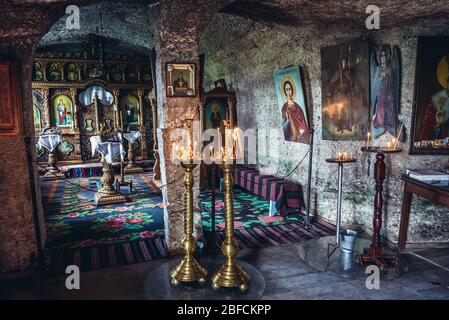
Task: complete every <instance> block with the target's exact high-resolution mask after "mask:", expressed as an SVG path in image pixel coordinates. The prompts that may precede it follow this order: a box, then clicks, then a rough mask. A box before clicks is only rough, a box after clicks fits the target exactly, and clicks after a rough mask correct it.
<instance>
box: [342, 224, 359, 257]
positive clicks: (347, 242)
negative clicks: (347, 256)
mask: <svg viewBox="0 0 449 320" xmlns="http://www.w3.org/2000/svg"><path fill="white" fill-rule="evenodd" d="M356 239H357V231H354V230H349V229H348V230H342V231H341V232H340V246H341V249H342V250H345V251H347V252H353V251H354V245H355V240H356Z"/></svg>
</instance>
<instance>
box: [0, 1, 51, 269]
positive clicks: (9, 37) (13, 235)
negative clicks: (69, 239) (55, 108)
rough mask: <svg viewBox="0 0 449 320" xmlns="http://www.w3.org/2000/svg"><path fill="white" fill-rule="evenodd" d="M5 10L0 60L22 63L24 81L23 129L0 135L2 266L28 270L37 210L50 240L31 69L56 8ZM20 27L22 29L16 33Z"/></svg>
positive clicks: (42, 229) (42, 231) (33, 249)
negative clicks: (38, 161)
mask: <svg viewBox="0 0 449 320" xmlns="http://www.w3.org/2000/svg"><path fill="white" fill-rule="evenodd" d="M2 9H3V10H5V11H7V12H8V15H6V14H5V12H1V14H2V20H3V22H4V23H5V26H7V27H5V28H3V27H2V31H1V32H0V60H3V59H4V60H14V61H16V62H17V64H18V68H19V79H20V81H21V85H20V91H19V92H20V94H21V96H20V97H19V100H20V101H21V108H22V118H21V119H20V122H21V127H22V132H21V134H20V135H18V136H11V137H3V136H2V137H0V150H1V152H0V208H1V213H0V272H11V271H17V270H23V269H25V268H26V267H27V266H29V265H30V256H31V254H33V253H34V254H36V253H37V251H38V243H39V242H38V240H37V239H36V229H35V223H36V220H35V216H34V214H35V213H37V214H38V215H39V217H38V221H39V226H40V235H41V239H40V241H41V243H44V241H45V223H44V219H43V209H42V203H41V198H40V197H41V196H40V181H39V176H38V173H37V170H36V166H34V168H33V164H32V162H34V161H36V159H35V145H34V139H33V138H32V137H34V125H33V111H32V97H31V72H32V66H33V63H34V50H35V47H36V44H37V42H38V41H39V39H40V37H41V36H42V34H44V33H45V30H46V28H47V27H48V25H47V24H46V23H43V21H47V23H50V22H51V21H52V16H51V12H45V11H44V10H40V9H33V10H27V11H26V13H21V14H20V15H17V14H14V11H13V10H12V9H11V11H8V10H6V8H5V7H3V8H2ZM19 30H20V32H19V33H17V32H18V31H19Z"/></svg>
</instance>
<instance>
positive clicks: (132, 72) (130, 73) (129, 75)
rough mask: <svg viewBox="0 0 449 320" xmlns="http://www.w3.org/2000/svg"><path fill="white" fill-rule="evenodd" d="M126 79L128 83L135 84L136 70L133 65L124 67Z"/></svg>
mask: <svg viewBox="0 0 449 320" xmlns="http://www.w3.org/2000/svg"><path fill="white" fill-rule="evenodd" d="M126 79H127V81H128V82H137V69H136V66H135V65H133V64H130V65H127V66H126Z"/></svg>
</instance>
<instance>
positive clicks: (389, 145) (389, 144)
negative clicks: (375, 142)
mask: <svg viewBox="0 0 449 320" xmlns="http://www.w3.org/2000/svg"><path fill="white" fill-rule="evenodd" d="M387 149H391V142H390V141H388V142H387Z"/></svg>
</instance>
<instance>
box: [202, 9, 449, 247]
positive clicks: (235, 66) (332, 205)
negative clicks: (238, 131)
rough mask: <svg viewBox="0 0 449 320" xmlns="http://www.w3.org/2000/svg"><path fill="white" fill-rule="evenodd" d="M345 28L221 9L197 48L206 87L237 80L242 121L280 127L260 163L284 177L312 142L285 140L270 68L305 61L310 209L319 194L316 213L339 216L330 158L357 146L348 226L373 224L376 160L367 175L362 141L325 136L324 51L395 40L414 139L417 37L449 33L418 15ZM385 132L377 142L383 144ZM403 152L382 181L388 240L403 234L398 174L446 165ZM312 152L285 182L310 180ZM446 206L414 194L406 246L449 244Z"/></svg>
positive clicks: (347, 195)
mask: <svg viewBox="0 0 449 320" xmlns="http://www.w3.org/2000/svg"><path fill="white" fill-rule="evenodd" d="M362 28H364V26H361V27H360V28H346V29H345V30H346V31H345V32H343V31H342V30H343V28H339V27H338V26H331V25H327V26H322V25H314V24H309V25H307V26H304V27H286V26H281V25H276V24H269V25H268V24H262V23H258V22H254V21H251V20H248V19H245V18H241V17H236V16H232V15H228V14H224V13H221V14H217V15H216V16H215V17H214V19H213V21H212V22H211V23H210V24H209V25H208V26H207V28H206V30H205V32H204V34H203V35H202V37H201V40H200V50H201V52H204V53H205V54H206V63H205V82H204V85H205V89H206V90H208V89H210V88H211V86H212V85H213V80H216V79H220V78H225V79H226V81H227V83H230V82H232V83H233V87H234V88H235V90H236V96H237V117H238V124H239V126H240V127H241V128H242V129H247V128H257V129H259V130H260V129H269V128H276V129H277V130H278V134H273V137H271V139H270V140H271V149H272V150H273V153H272V155H271V156H269V157H262V158H261V159H260V160H261V162H263V164H264V166H263V167H266V166H267V161H268V160H269V161H270V162H271V163H269V164H268V166H271V167H273V166H274V167H276V166H277V164H279V165H278V171H277V175H278V176H286V175H287V174H288V173H289V172H290V171H291V170H293V169H294V168H295V166H296V165H297V164H298V163H299V162H300V161H301V159H302V158H303V157H304V156H305V154H306V152H307V150H308V146H306V145H303V144H298V143H291V142H285V141H284V140H283V137H282V131H280V129H281V117H280V112H279V107H278V105H277V97H276V92H275V87H274V80H273V71H274V70H275V69H277V68H284V67H286V66H289V65H298V64H299V65H301V66H302V67H303V71H304V80H305V89H306V98H307V101H308V106H309V113H311V114H309V118H310V119H312V121H313V126H314V128H315V143H314V153H313V155H314V157H313V175H312V188H313V193H312V207H313V205H314V202H315V201H314V199H315V198H316V203H317V208H316V210H317V213H318V214H319V215H320V216H322V217H324V218H326V219H329V220H330V221H335V212H336V198H337V166H336V165H332V164H328V163H326V162H325V159H326V158H329V157H331V156H332V155H333V152H334V151H335V150H351V151H352V150H354V151H355V152H356V157H357V159H358V162H357V163H356V164H352V165H347V166H346V167H345V171H344V188H343V189H344V191H343V192H344V197H343V201H344V202H343V209H342V218H343V223H348V224H359V225H362V226H364V227H365V228H366V229H367V230H371V229H372V216H373V202H374V179H373V166H374V162H375V158H374V155H370V157H371V168H370V176H367V170H368V166H367V159H368V157H369V155H367V154H364V153H362V152H360V151H359V150H360V147H361V146H362V145H363V142H361V141H360V142H344V141H340V142H332V141H324V140H322V139H321V136H322V132H321V88H320V87H321V65H320V48H321V47H323V46H328V45H333V44H338V43H341V42H343V41H346V40H349V39H353V38H355V37H359V36H361V35H364V36H368V37H370V38H371V39H372V41H373V42H374V43H376V44H381V43H389V44H390V45H398V46H399V48H400V50H401V55H402V57H401V58H402V69H403V70H402V86H401V119H403V120H404V121H405V127H406V131H407V136H410V123H411V117H412V104H413V92H414V77H415V62H416V44H417V40H416V37H417V36H419V35H440V34H449V28H447V27H444V21H442V20H441V21H439V20H437V21H434V20H431V19H429V20H420V21H418V22H413V24H411V26H410V27H402V28H397V29H389V30H379V31H375V32H367V30H366V29H362ZM386 139H391V137H388V136H385V135H384V136H382V137H380V138H379V139H377V140H375V141H374V142H373V145H377V144H382V143H384V142H385V141H386ZM401 147H402V149H403V152H402V153H401V154H397V155H393V156H387V159H386V163H387V166H388V168H389V169H388V178H387V180H386V181H385V184H384V200H385V209H384V215H383V217H384V219H383V227H382V233H383V235H384V236H385V237H386V238H387V239H388V240H390V241H392V242H396V241H397V237H398V229H399V219H400V210H401V203H402V188H403V184H402V181H401V180H400V176H401V174H403V173H404V172H405V170H406V169H408V168H445V167H447V164H448V163H447V156H411V155H408V150H409V147H410V140H407V141H406V143H404V144H401ZM307 166H308V157H306V158H305V159H304V161H303V162H302V163H301V165H300V166H299V167H298V169H296V170H295V171H294V172H293V173H292V174H291V175H290V176H289V177H288V179H291V180H293V181H299V182H300V183H302V184H303V185H304V186H305V185H306V183H307ZM448 232H449V211H448V210H447V209H445V208H442V207H437V206H434V205H432V204H430V203H428V202H427V201H423V200H420V199H414V200H413V203H412V214H411V217H410V227H409V237H408V242H409V243H424V242H442V241H447V240H448V239H447V234H448Z"/></svg>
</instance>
